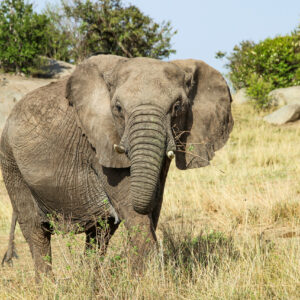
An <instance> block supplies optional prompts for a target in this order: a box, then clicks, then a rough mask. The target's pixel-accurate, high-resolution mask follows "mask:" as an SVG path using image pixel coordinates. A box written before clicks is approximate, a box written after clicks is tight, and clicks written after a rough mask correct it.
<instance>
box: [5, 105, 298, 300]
mask: <svg viewBox="0 0 300 300" xmlns="http://www.w3.org/2000/svg"><path fill="white" fill-rule="evenodd" d="M233 112H234V119H235V127H234V130H233V132H232V134H231V137H230V140H229V141H228V143H227V145H226V146H225V147H224V148H223V149H222V150H220V151H219V152H218V153H217V154H216V157H215V159H214V160H213V162H212V164H211V166H209V167H206V168H202V169H197V170H188V171H179V170H177V169H176V168H175V167H174V165H172V167H171V170H170V173H169V176H168V179H167V183H166V189H165V199H164V204H163V208H162V214H161V218H160V222H159V226H158V230H157V235H158V244H159V250H158V252H157V253H153V255H151V257H150V258H149V259H147V262H146V270H145V272H144V274H143V275H139V276H137V275H132V273H131V272H130V269H131V268H130V265H129V264H130V263H129V262H128V261H127V259H126V255H124V253H126V249H128V243H127V239H126V234H125V231H124V228H123V227H122V226H121V228H120V229H119V230H118V231H117V233H116V234H115V236H114V237H113V238H112V241H111V244H110V248H109V251H108V253H107V256H106V257H105V258H104V259H103V258H99V257H98V256H97V255H96V254H93V253H91V254H90V255H89V256H87V257H83V255H82V253H83V248H84V236H82V235H76V236H75V235H72V234H66V235H65V234H60V235H55V236H54V237H53V247H52V248H53V269H54V274H55V280H54V281H53V280H51V279H49V278H44V279H43V280H42V282H41V284H40V285H36V284H35V283H34V268H33V263H32V260H31V257H30V252H29V250H28V246H27V244H26V243H25V241H24V239H23V237H22V235H21V233H20V230H19V229H17V235H16V246H17V251H18V254H19V256H20V258H19V259H18V260H15V263H14V266H13V267H12V268H11V267H8V266H5V267H4V268H2V269H0V299H30V298H34V299H35V298H40V299H300V185H299V183H300V166H299V162H300V123H296V124H290V125H286V126H282V127H275V126H271V125H268V124H266V123H264V122H263V121H261V119H260V117H261V116H260V115H258V114H257V113H256V112H255V111H253V110H252V108H251V107H249V106H247V105H243V106H239V107H234V110H233ZM10 217H11V208H10V204H9V199H8V196H7V194H6V192H5V188H4V185H3V183H1V186H0V255H2V254H4V252H5V248H6V243H7V240H8V231H9V223H10Z"/></svg>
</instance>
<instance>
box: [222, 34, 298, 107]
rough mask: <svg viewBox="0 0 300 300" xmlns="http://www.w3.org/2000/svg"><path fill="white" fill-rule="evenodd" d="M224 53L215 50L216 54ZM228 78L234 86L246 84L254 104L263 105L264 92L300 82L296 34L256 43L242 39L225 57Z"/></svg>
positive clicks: (265, 101) (267, 100)
mask: <svg viewBox="0 0 300 300" xmlns="http://www.w3.org/2000/svg"><path fill="white" fill-rule="evenodd" d="M223 56H224V53H222V52H218V53H217V56H216V57H217V58H222V57H223ZM226 58H227V59H228V61H229V62H228V64H227V65H226V67H227V68H228V69H229V78H230V80H231V82H232V84H233V87H234V88H235V89H240V88H243V87H246V88H247V93H248V95H249V96H250V97H252V98H254V99H255V100H256V101H255V102H254V104H255V106H256V107H258V108H266V107H267V106H268V105H269V102H270V100H271V99H269V98H268V97H267V95H268V93H269V92H270V91H271V90H273V89H276V88H283V87H288V86H293V85H299V84H300V34H299V32H297V31H295V32H294V33H292V34H290V35H286V36H278V37H275V38H273V39H271V38H267V39H265V40H264V41H261V42H259V43H257V44H255V43H254V42H251V41H243V42H241V43H240V44H239V45H238V46H235V47H234V48H233V52H232V53H231V54H230V55H229V56H227V57H226Z"/></svg>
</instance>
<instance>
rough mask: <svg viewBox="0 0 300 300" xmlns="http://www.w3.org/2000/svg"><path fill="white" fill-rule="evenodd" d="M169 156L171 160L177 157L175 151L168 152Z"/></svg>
mask: <svg viewBox="0 0 300 300" xmlns="http://www.w3.org/2000/svg"><path fill="white" fill-rule="evenodd" d="M167 156H168V157H169V159H170V160H172V159H173V158H174V157H175V154H174V152H173V151H168V153H167Z"/></svg>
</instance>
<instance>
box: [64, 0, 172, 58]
mask: <svg viewBox="0 0 300 300" xmlns="http://www.w3.org/2000/svg"><path fill="white" fill-rule="evenodd" d="M62 3H63V9H64V12H65V16H66V18H67V19H68V20H69V22H71V23H72V24H74V25H75V27H74V28H76V32H75V33H74V35H73V36H74V37H75V38H74V39H73V45H72V46H71V52H72V57H73V59H74V61H80V60H82V59H84V58H86V57H87V56H89V55H91V54H93V53H97V52H102V53H110V54H115V55H120V56H125V57H137V56H147V57H153V58H164V57H169V55H170V54H171V53H175V50H173V49H171V43H170V41H171V38H172V36H173V35H174V34H176V31H173V29H172V27H171V24H170V22H163V23H162V24H158V23H156V22H154V20H153V19H152V18H150V17H149V16H146V15H144V14H143V13H142V12H141V11H140V10H139V8H138V7H136V6H134V5H127V6H126V5H124V4H123V3H122V1H121V0H98V1H91V0H72V1H69V2H62Z"/></svg>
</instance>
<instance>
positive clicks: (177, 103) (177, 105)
mask: <svg viewBox="0 0 300 300" xmlns="http://www.w3.org/2000/svg"><path fill="white" fill-rule="evenodd" d="M180 108H181V103H180V102H179V101H177V102H176V103H175V104H174V106H173V111H174V113H177V112H178V111H179V110H180Z"/></svg>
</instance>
